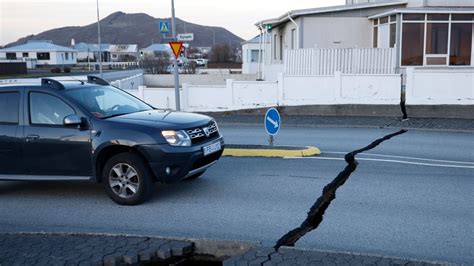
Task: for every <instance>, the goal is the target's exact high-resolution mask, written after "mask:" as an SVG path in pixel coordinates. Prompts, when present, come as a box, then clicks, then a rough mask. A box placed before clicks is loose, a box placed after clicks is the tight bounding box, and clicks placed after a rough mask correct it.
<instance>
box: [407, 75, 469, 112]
mask: <svg viewBox="0 0 474 266" xmlns="http://www.w3.org/2000/svg"><path fill="white" fill-rule="evenodd" d="M406 103H407V104H408V105H472V104H474V69H472V68H470V69H450V70H447V69H439V70H437V69H414V68H408V69H407V81H406Z"/></svg>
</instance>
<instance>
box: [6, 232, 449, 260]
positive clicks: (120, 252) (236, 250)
mask: <svg viewBox="0 0 474 266" xmlns="http://www.w3.org/2000/svg"><path fill="white" fill-rule="evenodd" d="M195 241H196V242H201V243H193V242H192V241H177V240H168V239H161V238H152V237H136V236H111V235H85V234H45V233H44V234H0V265H1V266H7V265H146V264H152V265H194V264H195V263H199V265H221V264H223V265H229V266H230V265H449V263H438V262H428V261H417V260H410V259H400V258H388V257H377V256H369V255H361V254H352V253H344V252H328V251H314V250H302V249H294V248H286V247H282V248H281V249H279V250H278V252H276V251H275V250H274V249H272V248H259V247H255V246H253V245H246V248H244V249H243V246H242V245H240V244H239V245H236V243H235V241H227V242H228V243H226V241H211V240H208V241H204V244H203V243H202V241H201V240H195ZM211 242H216V243H211ZM203 245H205V246H207V247H204V248H203ZM198 249H202V250H204V249H206V250H207V252H205V253H200V252H199V251H198ZM202 250H201V251H202ZM210 250H214V251H213V252H214V254H209V253H212V252H209V251H210ZM225 253H227V254H234V256H225ZM235 254H240V255H235ZM199 255H207V257H209V256H210V255H211V256H214V259H212V260H209V259H208V260H207V261H206V260H204V261H203V260H201V261H199V260H192V257H193V256H199ZM222 261H223V263H220V262H222Z"/></svg>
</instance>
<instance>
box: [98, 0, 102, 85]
mask: <svg viewBox="0 0 474 266" xmlns="http://www.w3.org/2000/svg"><path fill="white" fill-rule="evenodd" d="M97 33H98V36H99V71H100V77H101V78H103V75H102V45H101V43H100V16H99V0H97Z"/></svg>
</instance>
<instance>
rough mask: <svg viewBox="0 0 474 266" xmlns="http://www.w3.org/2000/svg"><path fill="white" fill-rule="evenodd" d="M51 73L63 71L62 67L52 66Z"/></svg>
mask: <svg viewBox="0 0 474 266" xmlns="http://www.w3.org/2000/svg"><path fill="white" fill-rule="evenodd" d="M51 73H61V68H59V67H55V68H52V69H51Z"/></svg>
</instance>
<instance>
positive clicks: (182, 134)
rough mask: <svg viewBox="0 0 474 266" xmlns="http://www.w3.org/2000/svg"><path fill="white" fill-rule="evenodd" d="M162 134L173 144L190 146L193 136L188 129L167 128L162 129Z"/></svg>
mask: <svg viewBox="0 0 474 266" xmlns="http://www.w3.org/2000/svg"><path fill="white" fill-rule="evenodd" d="M161 135H163V137H164V138H165V139H166V141H167V142H168V143H169V144H170V145H171V146H181V147H189V146H191V138H190V137H189V136H188V134H187V133H186V131H184V130H180V131H174V130H165V131H161Z"/></svg>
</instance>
